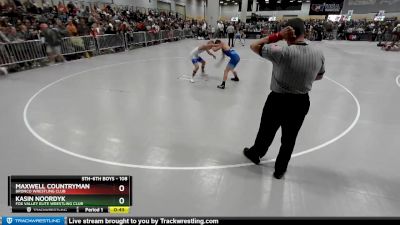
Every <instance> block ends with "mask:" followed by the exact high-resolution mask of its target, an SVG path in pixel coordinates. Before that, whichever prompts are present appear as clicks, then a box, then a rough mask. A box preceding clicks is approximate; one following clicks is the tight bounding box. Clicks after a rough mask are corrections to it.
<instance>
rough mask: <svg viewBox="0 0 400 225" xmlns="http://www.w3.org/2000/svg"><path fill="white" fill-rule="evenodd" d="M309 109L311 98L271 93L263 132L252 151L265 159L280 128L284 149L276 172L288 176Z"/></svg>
mask: <svg viewBox="0 0 400 225" xmlns="http://www.w3.org/2000/svg"><path fill="white" fill-rule="evenodd" d="M309 108H310V98H309V96H308V94H279V93H276V92H271V93H270V94H269V95H268V98H267V101H266V102H265V105H264V109H263V113H262V116H261V123H260V128H259V131H258V134H257V137H256V140H255V143H254V145H253V147H251V149H250V151H251V152H252V153H254V154H256V155H258V156H259V157H260V158H262V157H263V156H264V155H265V154H266V153H267V151H268V148H269V146H270V145H271V143H272V141H273V139H274V137H275V133H276V131H277V130H278V129H279V127H281V129H282V137H281V147H280V149H279V153H278V157H277V158H276V162H275V172H276V173H278V174H279V173H281V174H283V173H285V172H286V169H287V166H288V164H289V161H290V158H291V155H292V152H293V149H294V146H295V143H296V138H297V134H298V133H299V130H300V128H301V126H302V124H303V121H304V118H305V116H306V115H307V113H308V110H309Z"/></svg>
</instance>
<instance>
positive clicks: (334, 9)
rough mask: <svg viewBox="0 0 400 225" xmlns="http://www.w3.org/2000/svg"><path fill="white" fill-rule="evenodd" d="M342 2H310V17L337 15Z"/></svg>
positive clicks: (326, 0)
mask: <svg viewBox="0 0 400 225" xmlns="http://www.w3.org/2000/svg"><path fill="white" fill-rule="evenodd" d="M343 1H344V0H311V2H310V13H309V14H310V15H338V14H340V12H341V11H342V8H343Z"/></svg>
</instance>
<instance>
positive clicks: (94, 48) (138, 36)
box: [0, 30, 192, 66]
mask: <svg viewBox="0 0 400 225" xmlns="http://www.w3.org/2000/svg"><path fill="white" fill-rule="evenodd" d="M191 36H192V33H191V31H190V30H171V31H160V32H158V33H149V32H128V33H125V34H124V35H123V34H106V35H98V36H96V37H93V36H79V37H67V38H63V39H62V40H61V54H62V55H72V54H80V53H85V52H92V53H93V54H101V53H102V51H103V50H107V49H117V48H119V49H124V50H128V49H129V47H130V46H133V45H146V46H147V45H148V44H149V43H153V44H154V43H156V42H158V43H159V42H165V41H173V40H181V39H184V38H187V37H191ZM46 47H47V46H46V44H44V43H43V42H42V41H41V40H34V41H24V42H12V43H0V66H8V65H14V64H19V63H25V62H31V61H38V60H45V59H47V57H48V56H47V53H46Z"/></svg>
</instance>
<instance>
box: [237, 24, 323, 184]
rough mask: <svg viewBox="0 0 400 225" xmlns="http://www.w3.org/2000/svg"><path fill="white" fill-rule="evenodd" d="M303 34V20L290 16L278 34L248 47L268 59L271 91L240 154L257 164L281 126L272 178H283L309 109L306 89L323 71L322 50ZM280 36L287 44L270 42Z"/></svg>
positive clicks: (307, 89)
mask: <svg viewBox="0 0 400 225" xmlns="http://www.w3.org/2000/svg"><path fill="white" fill-rule="evenodd" d="M304 33H305V27H304V22H303V20H301V19H299V18H295V19H290V20H289V21H288V22H287V24H286V27H285V28H284V29H282V30H281V31H280V32H279V33H275V34H271V35H270V36H268V37H266V38H263V39H260V40H258V41H256V42H254V43H253V44H252V45H251V46H250V48H251V49H252V50H253V51H254V52H255V53H257V54H259V55H260V56H261V57H263V58H266V59H267V60H269V61H271V62H272V64H273V69H272V77H271V86H270V88H271V93H270V94H269V95H268V98H267V101H266V102H265V105H264V109H263V112H262V116H261V123H260V128H259V131H258V134H257V137H256V140H255V142H254V145H253V146H252V147H251V148H245V149H244V151H243V153H244V155H245V156H246V157H247V158H248V159H250V160H251V161H252V162H253V163H255V164H259V163H260V159H261V158H262V157H264V155H265V154H266V153H267V151H268V148H269V146H270V145H271V143H272V141H273V139H274V136H275V133H276V131H277V130H278V129H279V127H281V129H282V138H281V147H280V149H279V154H278V157H277V159H276V162H275V172H274V177H275V178H276V179H281V178H282V177H283V175H284V174H285V172H286V169H287V166H288V164H289V160H290V158H291V155H292V152H293V149H294V146H295V143H296V138H297V134H298V132H299V130H300V128H301V126H302V124H303V121H304V118H305V116H306V115H307V113H308V110H309V108H310V100H309V96H308V92H309V91H310V90H311V87H312V83H313V81H314V80H320V79H322V76H323V74H324V73H325V68H324V61H325V59H324V55H323V53H322V52H321V51H320V50H319V49H316V48H314V47H311V46H309V45H308V44H307V43H306V42H305V41H304ZM282 39H284V40H286V42H287V44H288V45H284V46H278V45H275V44H273V43H275V42H278V41H280V40H282Z"/></svg>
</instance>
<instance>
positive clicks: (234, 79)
mask: <svg viewBox="0 0 400 225" xmlns="http://www.w3.org/2000/svg"><path fill="white" fill-rule="evenodd" d="M231 80H233V81H239V77H233V78H231Z"/></svg>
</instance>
